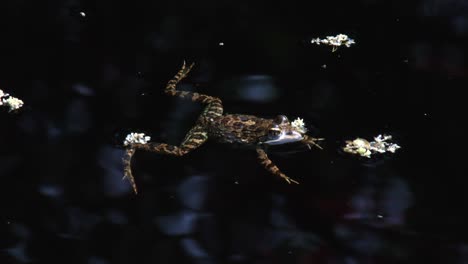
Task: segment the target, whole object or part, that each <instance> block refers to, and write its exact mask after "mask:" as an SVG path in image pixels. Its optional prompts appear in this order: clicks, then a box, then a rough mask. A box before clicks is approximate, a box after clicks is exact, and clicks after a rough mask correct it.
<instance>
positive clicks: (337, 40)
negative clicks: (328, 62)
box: [310, 34, 355, 51]
mask: <svg viewBox="0 0 468 264" xmlns="http://www.w3.org/2000/svg"><path fill="white" fill-rule="evenodd" d="M310 43H312V44H314V43H315V44H317V45H320V44H325V45H329V46H333V50H332V51H336V50H337V49H338V47H340V46H346V47H348V48H349V47H351V45H352V44H355V42H354V39H352V38H349V37H348V36H347V35H345V34H338V35H336V36H327V38H324V39H320V38H315V39H312V41H311V42H310Z"/></svg>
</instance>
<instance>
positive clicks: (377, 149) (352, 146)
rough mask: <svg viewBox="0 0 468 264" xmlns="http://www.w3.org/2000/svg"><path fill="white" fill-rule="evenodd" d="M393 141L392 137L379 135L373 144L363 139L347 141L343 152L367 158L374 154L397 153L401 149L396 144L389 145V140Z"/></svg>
mask: <svg viewBox="0 0 468 264" xmlns="http://www.w3.org/2000/svg"><path fill="white" fill-rule="evenodd" d="M391 139H392V136H390V135H378V136H377V137H374V141H371V142H369V141H367V140H365V139H363V138H356V139H355V140H352V141H351V140H347V141H346V146H345V147H343V150H344V151H345V152H347V153H351V154H356V155H360V156H362V157H366V158H370V157H371V155H372V154H374V153H386V152H391V153H395V151H396V150H397V149H399V148H401V147H400V146H399V145H397V144H395V143H389V142H388V140H391Z"/></svg>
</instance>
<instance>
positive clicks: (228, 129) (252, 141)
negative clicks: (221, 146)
mask: <svg viewBox="0 0 468 264" xmlns="http://www.w3.org/2000/svg"><path fill="white" fill-rule="evenodd" d="M271 123H272V120H271V119H265V118H259V117H256V116H254V115H238V114H231V115H223V116H220V117H217V118H215V119H213V120H212V121H211V122H209V124H208V133H209V137H210V138H213V139H215V140H217V141H218V142H222V143H231V144H240V145H252V146H253V145H256V144H257V143H259V142H260V140H261V139H262V138H264V137H265V136H266V135H267V133H268V128H269V127H270V126H271Z"/></svg>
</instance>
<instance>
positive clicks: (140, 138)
mask: <svg viewBox="0 0 468 264" xmlns="http://www.w3.org/2000/svg"><path fill="white" fill-rule="evenodd" d="M150 140H151V137H150V136H146V135H145V133H130V134H128V135H127V137H126V138H125V140H124V146H128V145H130V144H146V143H148V141H150Z"/></svg>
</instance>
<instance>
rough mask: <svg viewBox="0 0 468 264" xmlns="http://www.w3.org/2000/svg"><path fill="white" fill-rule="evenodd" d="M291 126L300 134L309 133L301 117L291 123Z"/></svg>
mask: <svg viewBox="0 0 468 264" xmlns="http://www.w3.org/2000/svg"><path fill="white" fill-rule="evenodd" d="M291 126H292V127H293V128H295V129H297V130H299V132H302V133H305V132H306V131H307V129H306V127H305V123H304V119H302V118H299V117H298V118H297V119H296V120H294V121H293V122H292V123H291Z"/></svg>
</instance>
